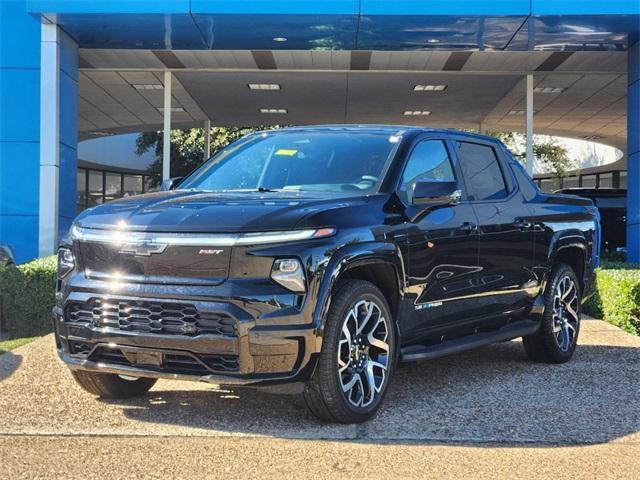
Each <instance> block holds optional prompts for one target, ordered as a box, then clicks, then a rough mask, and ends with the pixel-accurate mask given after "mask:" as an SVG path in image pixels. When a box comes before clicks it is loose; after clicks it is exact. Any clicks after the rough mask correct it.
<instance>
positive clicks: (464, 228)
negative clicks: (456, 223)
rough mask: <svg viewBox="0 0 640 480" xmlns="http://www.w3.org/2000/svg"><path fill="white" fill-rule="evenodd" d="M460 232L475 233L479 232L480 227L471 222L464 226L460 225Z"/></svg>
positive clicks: (465, 223)
mask: <svg viewBox="0 0 640 480" xmlns="http://www.w3.org/2000/svg"><path fill="white" fill-rule="evenodd" d="M460 230H461V231H463V232H464V233H475V232H477V231H478V225H476V224H475V223H471V222H464V223H463V224H462V225H460Z"/></svg>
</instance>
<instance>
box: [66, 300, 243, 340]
mask: <svg viewBox="0 0 640 480" xmlns="http://www.w3.org/2000/svg"><path fill="white" fill-rule="evenodd" d="M66 321H67V322H70V323H76V324H81V325H87V326H90V325H92V326H94V327H108V328H114V329H118V330H125V331H133V332H144V333H157V334H165V335H188V336H195V335H200V334H214V335H222V336H225V337H235V336H237V334H236V322H235V320H234V319H233V318H232V317H230V316H228V315H226V314H224V313H203V312H199V311H198V309H197V308H196V307H195V306H194V305H190V304H186V303H170V302H149V301H141V300H118V299H112V298H106V299H101V298H92V299H90V300H89V301H87V302H83V303H80V302H76V303H72V304H70V305H69V307H68V308H67V314H66Z"/></svg>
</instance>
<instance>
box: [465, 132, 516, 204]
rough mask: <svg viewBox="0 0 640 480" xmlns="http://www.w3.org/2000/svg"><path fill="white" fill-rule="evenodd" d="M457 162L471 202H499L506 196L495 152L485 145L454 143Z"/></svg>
mask: <svg viewBox="0 0 640 480" xmlns="http://www.w3.org/2000/svg"><path fill="white" fill-rule="evenodd" d="M456 149H457V153H458V161H459V162H460V168H461V169H462V174H463V176H464V182H465V184H466V186H467V190H468V192H467V193H468V195H469V197H470V198H471V199H473V200H476V201H478V200H499V199H501V198H505V197H506V196H507V188H506V186H505V182H504V176H503V175H502V170H501V169H500V165H499V164H498V159H497V157H496V153H495V150H494V149H493V148H491V147H489V146H487V145H480V144H477V143H471V142H456Z"/></svg>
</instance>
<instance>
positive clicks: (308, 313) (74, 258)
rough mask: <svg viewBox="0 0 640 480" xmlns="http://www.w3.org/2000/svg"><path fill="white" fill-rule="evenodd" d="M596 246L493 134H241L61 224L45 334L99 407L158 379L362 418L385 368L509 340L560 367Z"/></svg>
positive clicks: (572, 340) (375, 403) (577, 204)
mask: <svg viewBox="0 0 640 480" xmlns="http://www.w3.org/2000/svg"><path fill="white" fill-rule="evenodd" d="M599 235H600V234H599V221H598V212H597V209H596V208H595V207H594V206H593V203H592V202H591V201H590V200H587V199H582V198H578V197H576V196H570V195H551V194H545V193H542V192H540V191H539V190H538V189H537V188H536V186H535V185H534V183H533V182H532V181H531V180H530V179H529V178H528V177H527V175H526V173H525V171H524V170H523V169H522V167H521V166H520V164H519V163H518V162H517V161H516V160H514V159H513V157H512V156H511V155H510V153H509V152H508V151H507V149H506V148H505V147H504V145H502V144H501V143H500V142H498V141H496V140H495V139H493V138H489V137H485V136H480V135H472V134H467V133H461V132H456V131H447V130H431V129H422V128H416V127H398V126H340V125H336V126H314V127H299V128H287V129H282V130H274V131H269V132H257V133H253V134H251V135H248V136H246V137H244V138H242V139H240V140H239V141H237V142H235V143H233V144H232V145H230V146H228V147H227V148H225V149H223V150H221V151H219V152H218V153H217V154H215V155H214V156H213V157H212V158H211V159H210V160H209V161H207V162H206V163H204V164H203V165H202V166H201V167H200V168H198V169H196V170H195V171H194V172H193V173H192V174H190V175H189V176H188V177H186V178H184V179H182V180H181V181H179V183H177V185H175V186H173V188H168V189H167V190H166V191H163V192H158V193H150V194H147V195H141V196H137V197H131V198H125V199H121V200H117V201H114V202H111V203H108V204H105V205H100V206H98V207H95V208H92V209H90V210H87V211H85V212H84V213H82V214H81V215H80V216H79V217H78V218H77V219H76V220H75V222H74V224H73V227H72V229H71V231H70V234H69V236H68V239H67V240H65V241H64V242H63V243H62V245H61V246H60V250H59V260H58V285H57V296H56V299H57V305H56V307H55V309H54V324H55V333H56V335H55V338H56V342H57V348H58V352H59V354H60V357H61V358H62V360H63V361H64V362H65V363H66V364H67V365H68V366H69V367H70V368H71V370H72V373H73V375H74V377H75V379H76V380H77V382H78V383H79V384H80V385H81V386H82V387H83V388H84V389H85V390H87V391H89V392H91V393H92V394H95V395H98V396H101V397H112V398H113V397H116V398H122V397H131V396H135V395H140V394H143V393H145V392H146V391H147V390H149V389H150V388H151V387H152V386H153V384H154V383H155V382H156V380H157V379H158V378H168V379H173V378H175V379H189V380H198V381H205V382H212V383H216V384H223V385H231V386H236V387H240V386H253V387H265V386H268V387H269V389H270V390H274V389H276V390H277V389H281V390H285V389H286V390H287V391H289V392H291V391H296V390H297V391H298V392H300V393H302V394H303V396H304V399H305V401H306V404H307V405H308V407H309V409H310V410H311V412H313V413H314V414H315V415H316V416H317V417H319V418H320V419H322V420H325V421H332V422H361V421H364V420H366V419H368V418H370V417H371V416H372V415H374V414H375V412H376V411H377V409H378V408H379V407H380V404H381V402H382V399H383V397H384V395H385V392H386V390H387V388H388V386H389V382H390V380H391V378H392V377H393V373H394V370H395V367H396V365H397V364H398V362H407V361H409V362H413V361H417V360H425V359H430V358H435V357H439V356H442V355H448V354H452V353H455V352H460V351H463V350H466V349H470V348H475V347H478V346H481V345H485V344H489V343H492V342H501V341H506V340H510V339H515V338H518V337H522V338H523V344H524V348H525V350H526V353H527V355H528V356H529V358H531V360H534V361H539V362H550V363H562V362H566V361H568V360H569V359H570V358H571V356H572V354H573V352H574V350H575V348H576V343H577V340H578V333H579V330H580V305H581V301H582V299H583V298H584V297H585V296H586V295H587V294H588V292H589V290H590V286H591V278H592V273H593V269H594V267H596V266H597V264H598V252H599V248H598V244H599Z"/></svg>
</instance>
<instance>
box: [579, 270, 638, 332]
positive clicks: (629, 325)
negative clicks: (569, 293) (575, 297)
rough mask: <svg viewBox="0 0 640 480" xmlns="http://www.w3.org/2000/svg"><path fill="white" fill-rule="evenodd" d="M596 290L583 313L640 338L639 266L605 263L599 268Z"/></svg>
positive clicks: (596, 275)
mask: <svg viewBox="0 0 640 480" xmlns="http://www.w3.org/2000/svg"><path fill="white" fill-rule="evenodd" d="M595 287H596V294H595V295H594V296H593V297H592V298H591V299H590V300H589V301H588V302H587V303H586V304H585V305H584V308H583V311H584V312H585V313H587V314H589V315H592V316H594V317H598V318H602V319H603V320H605V321H607V322H609V323H611V324H613V325H616V326H617V327H620V328H622V329H624V330H626V331H627V332H629V333H633V334H635V335H640V265H637V264H631V263H603V265H602V266H601V267H600V268H597V269H596V274H595Z"/></svg>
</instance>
